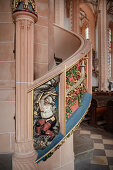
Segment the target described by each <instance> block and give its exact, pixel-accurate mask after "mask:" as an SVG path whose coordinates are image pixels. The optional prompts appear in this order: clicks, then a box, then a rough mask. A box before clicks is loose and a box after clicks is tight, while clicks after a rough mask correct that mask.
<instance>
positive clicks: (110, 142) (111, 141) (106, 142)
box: [103, 139, 113, 145]
mask: <svg viewBox="0 0 113 170" xmlns="http://www.w3.org/2000/svg"><path fill="white" fill-rule="evenodd" d="M103 143H104V144H110V145H113V140H112V139H103Z"/></svg>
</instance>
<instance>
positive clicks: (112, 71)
mask: <svg viewBox="0 0 113 170" xmlns="http://www.w3.org/2000/svg"><path fill="white" fill-rule="evenodd" d="M109 27H110V29H111V80H113V22H110V24H109Z"/></svg>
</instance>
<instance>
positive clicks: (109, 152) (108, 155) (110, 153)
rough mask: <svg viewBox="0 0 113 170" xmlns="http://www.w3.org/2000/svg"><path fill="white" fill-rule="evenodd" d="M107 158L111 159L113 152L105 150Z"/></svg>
mask: <svg viewBox="0 0 113 170" xmlns="http://www.w3.org/2000/svg"><path fill="white" fill-rule="evenodd" d="M105 153H106V156H107V157H113V150H105Z"/></svg>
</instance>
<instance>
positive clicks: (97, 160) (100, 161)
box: [91, 156, 108, 165]
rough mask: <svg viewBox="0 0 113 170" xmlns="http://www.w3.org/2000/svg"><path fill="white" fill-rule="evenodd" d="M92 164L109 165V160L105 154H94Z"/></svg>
mask: <svg viewBox="0 0 113 170" xmlns="http://www.w3.org/2000/svg"><path fill="white" fill-rule="evenodd" d="M91 164H99V165H108V161H107V158H106V157H105V156H94V157H93V160H91Z"/></svg>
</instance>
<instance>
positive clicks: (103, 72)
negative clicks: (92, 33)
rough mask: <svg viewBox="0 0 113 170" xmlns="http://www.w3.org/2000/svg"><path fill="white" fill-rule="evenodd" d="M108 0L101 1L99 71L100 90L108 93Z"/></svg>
mask: <svg viewBox="0 0 113 170" xmlns="http://www.w3.org/2000/svg"><path fill="white" fill-rule="evenodd" d="M106 3H107V2H106V0H104V1H103V0H100V9H99V11H100V13H99V15H100V16H99V20H100V21H98V23H100V24H99V28H98V32H100V34H99V40H98V47H99V54H100V55H99V58H100V67H99V68H100V70H99V73H100V75H99V80H100V82H99V86H100V90H103V91H106V90H107V89H108V87H107V24H106Z"/></svg>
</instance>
